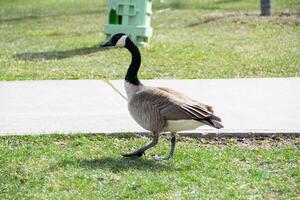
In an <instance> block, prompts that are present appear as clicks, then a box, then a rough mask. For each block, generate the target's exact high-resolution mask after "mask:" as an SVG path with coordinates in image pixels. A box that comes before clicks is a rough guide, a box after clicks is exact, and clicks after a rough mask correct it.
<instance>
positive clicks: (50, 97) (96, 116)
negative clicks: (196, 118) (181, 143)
mask: <svg viewBox="0 0 300 200" xmlns="http://www.w3.org/2000/svg"><path fill="white" fill-rule="evenodd" d="M110 83H111V84H112V85H113V86H114V88H116V89H117V90H119V91H120V92H121V93H123V94H124V87H123V81H122V80H117V81H111V82H110ZM143 83H144V84H145V85H152V86H164V87H170V88H173V89H176V90H178V91H181V92H184V93H185V94H187V95H189V96H191V97H193V98H194V99H197V100H200V101H202V102H204V103H207V104H210V105H213V106H214V108H215V111H216V114H217V115H219V116H220V117H221V118H222V119H223V124H224V126H225V128H224V129H221V130H216V129H212V128H210V127H208V126H204V127H201V128H200V129H197V130H194V131H188V132H186V133H197V134H198V133H200V134H202V135H204V136H205V135H215V134H218V135H232V134H235V135H237V136H249V135H251V134H259V135H261V134H273V133H286V134H297V133H298V134H299V133H300V78H264V79H210V80H148V81H143ZM125 96H126V95H125ZM77 132H78V133H106V134H111V133H120V132H147V131H145V130H143V129H142V128H141V127H139V125H137V124H136V123H135V122H134V121H133V119H132V118H131V117H130V115H129V113H128V111H127V105H126V101H125V100H124V99H123V98H122V97H121V95H119V94H118V92H116V91H115V90H114V89H113V88H112V87H111V85H110V84H108V83H106V82H104V81H97V80H77V81H71V80H68V81H11V82H5V81H2V82H0V135H24V134H42V133H77Z"/></svg>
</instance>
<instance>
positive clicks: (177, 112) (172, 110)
mask: <svg viewBox="0 0 300 200" xmlns="http://www.w3.org/2000/svg"><path fill="white" fill-rule="evenodd" d="M130 104H135V106H137V107H139V106H141V107H143V106H146V105H145V104H147V107H149V106H151V109H152V110H153V113H159V114H160V115H161V117H162V118H163V119H165V120H182V119H187V120H188V119H193V120H197V121H201V122H204V123H206V124H208V125H210V126H214V123H213V121H218V122H221V119H220V118H219V117H217V116H215V115H214V114H213V109H212V107H211V106H207V105H205V104H203V103H200V102H198V101H195V100H193V99H191V98H189V97H188V96H186V95H184V94H182V93H180V92H177V91H175V90H172V89H169V88H158V87H145V88H144V89H142V90H140V91H139V92H137V93H136V94H135V95H134V97H133V98H132V99H131V102H130ZM132 106H133V105H132Z"/></svg>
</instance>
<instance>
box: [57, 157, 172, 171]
mask: <svg viewBox="0 0 300 200" xmlns="http://www.w3.org/2000/svg"><path fill="white" fill-rule="evenodd" d="M68 165H78V166H79V167H84V168H89V169H108V170H110V171H112V172H114V173H116V172H120V171H127V170H142V171H149V170H151V171H172V170H176V169H175V168H174V166H172V165H170V164H169V163H168V162H159V161H155V160H152V159H150V160H148V159H143V158H121V157H120V158H112V157H102V158H99V159H94V160H72V161H68V160H65V161H62V162H61V163H60V166H62V167H65V166H68Z"/></svg>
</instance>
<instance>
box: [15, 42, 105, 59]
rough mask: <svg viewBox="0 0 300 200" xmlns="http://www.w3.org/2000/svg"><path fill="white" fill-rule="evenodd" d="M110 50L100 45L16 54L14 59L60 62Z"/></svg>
mask: <svg viewBox="0 0 300 200" xmlns="http://www.w3.org/2000/svg"><path fill="white" fill-rule="evenodd" d="M107 49H108V48H102V47H100V45H94V46H91V47H82V48H76V49H69V50H65V51H48V52H25V53H19V54H15V55H13V56H12V57H13V58H14V59H17V60H60V59H64V58H69V57H73V56H79V55H87V54H91V53H94V52H97V51H104V50H107Z"/></svg>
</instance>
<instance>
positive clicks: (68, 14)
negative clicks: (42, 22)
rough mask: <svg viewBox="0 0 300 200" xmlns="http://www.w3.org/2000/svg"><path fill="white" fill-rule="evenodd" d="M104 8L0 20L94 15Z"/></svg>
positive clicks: (11, 19) (10, 20)
mask: <svg viewBox="0 0 300 200" xmlns="http://www.w3.org/2000/svg"><path fill="white" fill-rule="evenodd" d="M104 11H105V8H102V9H101V10H92V11H85V12H78V13H61V14H50V15H28V16H22V17H13V18H4V19H0V22H19V21H23V20H36V19H43V18H48V17H61V16H79V15H94V14H101V13H104Z"/></svg>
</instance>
